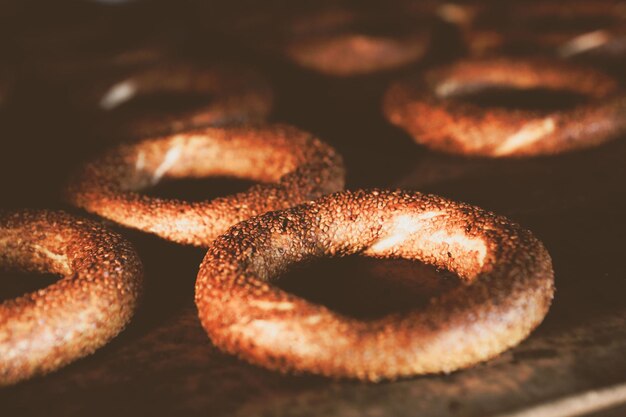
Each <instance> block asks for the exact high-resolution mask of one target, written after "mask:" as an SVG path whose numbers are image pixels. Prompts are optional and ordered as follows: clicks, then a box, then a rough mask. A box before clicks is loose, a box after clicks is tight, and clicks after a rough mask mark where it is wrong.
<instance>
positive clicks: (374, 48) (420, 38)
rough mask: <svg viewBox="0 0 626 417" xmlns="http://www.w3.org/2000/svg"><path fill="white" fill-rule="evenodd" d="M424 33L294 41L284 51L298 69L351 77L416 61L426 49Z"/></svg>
mask: <svg viewBox="0 0 626 417" xmlns="http://www.w3.org/2000/svg"><path fill="white" fill-rule="evenodd" d="M429 42H430V40H429V34H428V32H426V31H423V32H420V33H415V34H408V35H404V36H400V37H392V36H379V35H372V34H367V33H359V32H347V33H339V34H332V35H322V36H315V37H308V38H304V39H298V40H294V41H293V42H290V43H289V44H288V45H286V47H285V53H286V55H287V57H289V59H291V60H292V61H294V62H295V63H297V64H298V65H300V66H302V67H304V68H309V69H313V70H316V71H319V72H321V73H323V74H328V75H333V76H351V75H359V74H371V73H375V72H380V71H385V70H391V69H395V68H399V67H402V66H405V65H408V64H410V63H413V62H416V61H419V60H420V59H421V58H423V57H424V55H425V54H426V52H427V50H428V46H429Z"/></svg>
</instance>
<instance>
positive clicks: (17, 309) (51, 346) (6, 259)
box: [0, 211, 143, 386]
mask: <svg viewBox="0 0 626 417" xmlns="http://www.w3.org/2000/svg"><path fill="white" fill-rule="evenodd" d="M0 267H1V268H2V269H8V270H17V271H31V272H49V273H54V274H58V275H61V276H62V278H61V279H60V280H59V281H57V282H55V283H54V284H52V285H50V286H48V287H46V288H42V289H40V290H38V291H36V292H33V293H30V294H25V295H23V296H21V297H18V298H15V299H11V300H7V301H4V302H2V303H1V304H0V386H1V385H10V384H14V383H16V382H19V381H22V380H25V379H28V378H31V377H33V376H36V375H42V374H46V373H48V372H51V371H54V370H56V369H58V368H61V367H62V366H64V365H66V364H68V363H70V362H73V361H74V360H76V359H79V358H81V357H83V356H86V355H88V354H91V353H93V352H94V351H95V350H96V349H98V348H100V347H102V346H103V345H105V344H106V343H107V342H108V341H110V340H111V339H112V338H113V337H115V336H116V335H117V334H118V333H119V332H120V331H122V329H124V327H125V326H126V324H127V323H128V322H129V320H130V318H131V316H132V315H133V313H134V311H135V308H136V306H137V301H138V298H139V294H140V291H141V286H142V280H143V272H142V266H141V262H140V260H139V258H138V256H137V253H136V252H135V250H134V249H133V248H132V247H131V245H130V244H129V243H128V242H127V241H126V240H124V239H123V238H122V237H121V236H119V235H117V234H115V233H112V232H109V231H108V230H106V229H105V228H103V227H102V226H100V225H98V224H97V223H95V222H92V221H89V220H83V219H79V218H75V217H72V216H70V215H68V214H65V213H62V212H52V211H18V212H2V213H0Z"/></svg>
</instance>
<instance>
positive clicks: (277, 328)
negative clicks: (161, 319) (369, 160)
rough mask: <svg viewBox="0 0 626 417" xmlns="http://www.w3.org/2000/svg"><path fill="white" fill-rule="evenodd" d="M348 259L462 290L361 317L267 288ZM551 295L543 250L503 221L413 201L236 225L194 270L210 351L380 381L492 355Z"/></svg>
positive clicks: (331, 202)
mask: <svg viewBox="0 0 626 417" xmlns="http://www.w3.org/2000/svg"><path fill="white" fill-rule="evenodd" d="M354 253H362V254H364V255H367V256H373V257H378V258H404V259H416V260H420V261H423V262H425V263H428V264H433V265H435V266H437V267H439V268H445V269H448V270H451V271H453V272H455V273H457V274H458V275H459V276H460V278H461V280H462V281H464V282H465V284H466V285H461V286H459V287H457V288H455V289H454V290H452V291H450V292H447V293H444V294H443V295H441V296H438V297H436V298H433V299H432V300H431V301H430V303H429V304H428V306H427V307H425V309H421V310H412V311H409V312H406V313H396V314H392V315H388V316H386V317H383V318H381V319H378V320H374V321H360V320H357V319H353V318H348V317H346V316H342V315H340V314H338V313H335V312H333V311H330V310H329V309H327V308H326V307H323V306H320V305H314V304H312V303H310V302H308V301H306V300H304V299H302V298H300V297H298V296H295V295H292V294H288V293H286V292H285V291H282V290H280V289H279V288H277V287H275V286H273V285H272V284H271V281H272V280H273V279H274V278H276V276H277V275H279V274H280V273H281V272H283V271H285V270H286V269H287V268H289V267H290V266H291V265H293V264H295V263H297V262H302V261H307V260H310V259H312V258H316V257H322V256H344V255H349V254H354ZM553 292H554V288H553V271H552V264H551V260H550V256H549V254H548V252H547V251H546V249H545V248H544V247H543V245H542V243H541V242H540V241H539V240H537V239H536V238H535V237H534V236H533V235H532V234H531V233H530V232H529V231H527V230H524V229H522V228H521V227H519V226H517V225H515V224H513V223H511V222H510V221H509V220H507V219H505V218H503V217H498V216H495V215H493V214H491V213H488V212H485V211H483V210H481V209H479V208H476V207H472V206H469V205H466V204H463V203H455V202H452V201H449V200H445V199H443V198H440V197H436V196H429V195H423V194H419V193H410V192H401V191H395V192H392V191H355V192H348V191H346V192H339V193H335V194H332V195H330V196H326V197H323V198H321V199H319V200H317V201H314V202H311V203H308V204H303V205H300V206H297V207H294V208H290V209H287V210H282V211H276V212H271V213H266V214H264V215H262V216H258V217H255V218H252V219H250V220H247V221H245V222H242V223H239V224H237V225H235V226H233V227H232V228H231V229H230V230H229V231H228V232H226V233H225V234H224V235H222V236H220V237H219V238H218V239H216V240H215V242H214V243H213V245H212V246H211V247H210V248H209V251H208V253H207V255H206V256H205V258H204V260H203V262H202V264H201V266H200V271H199V273H198V279H197V281H196V305H197V307H198V314H199V316H200V321H201V322H202V326H203V327H204V329H205V330H206V332H207V333H208V335H209V337H210V338H211V340H212V341H213V343H214V344H215V345H216V346H217V347H219V348H220V349H222V350H224V351H226V352H229V353H233V354H236V355H238V356H239V357H240V358H243V359H245V360H247V361H249V362H252V363H254V364H258V365H261V366H264V367H267V368H270V369H275V370H280V371H297V372H301V371H305V372H312V373H316V374H322V375H326V376H331V377H349V378H358V379H362V380H369V381H378V380H380V379H394V378H399V377H405V376H411V375H417V374H427V373H439V372H451V371H454V370H456V369H460V368H465V367H468V366H471V365H473V364H476V363H478V362H480V361H484V360H487V359H490V358H492V357H494V356H496V355H497V354H499V353H501V352H502V351H504V350H506V349H508V348H510V347H512V346H515V345H516V344H518V343H519V342H520V341H521V340H523V339H524V338H526V337H527V336H528V334H529V333H530V332H531V331H532V330H533V329H534V328H535V327H536V326H537V325H538V324H539V323H540V322H541V321H542V319H543V318H544V316H545V315H546V313H547V311H548V308H549V306H550V303H551V299H552V296H553Z"/></svg>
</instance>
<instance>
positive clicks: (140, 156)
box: [67, 125, 344, 246]
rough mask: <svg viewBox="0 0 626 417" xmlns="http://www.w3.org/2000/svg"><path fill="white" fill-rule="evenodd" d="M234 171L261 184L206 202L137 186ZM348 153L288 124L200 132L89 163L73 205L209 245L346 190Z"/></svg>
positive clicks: (75, 185) (71, 194) (72, 190)
mask: <svg viewBox="0 0 626 417" xmlns="http://www.w3.org/2000/svg"><path fill="white" fill-rule="evenodd" d="M211 175H229V176H235V177H243V178H250V179H253V180H256V181H260V182H262V183H261V184H258V185H255V186H253V187H251V188H250V189H248V190H247V191H245V192H242V193H238V194H234V195H231V196H227V197H223V198H217V199H214V200H210V201H204V202H185V201H181V200H175V199H163V198H156V197H148V196H145V195H141V194H139V193H137V191H139V190H141V189H144V188H146V187H149V186H151V185H154V184H155V183H157V182H158V181H160V180H161V178H163V177H170V178H182V177H196V178H197V177H206V176H211ZM343 186H344V167H343V161H342V158H341V156H340V155H339V154H337V152H336V151H335V150H334V149H333V148H331V147H330V146H329V145H327V144H325V143H323V142H322V141H320V140H318V139H316V138H314V137H313V136H312V135H311V134H309V133H306V132H303V131H301V130H298V129H296V128H294V127H291V126H286V125H269V126H257V127H236V128H205V129H201V130H196V131H191V132H186V133H181V134H177V135H171V136H166V137H162V138H157V139H149V140H144V141H141V142H138V143H134V144H130V145H122V146H119V147H117V148H115V149H113V150H111V151H110V152H108V153H107V154H105V155H103V156H102V157H100V158H98V159H96V160H94V161H92V162H90V163H88V164H87V165H85V166H84V167H83V168H82V169H81V171H80V172H79V173H78V174H77V175H76V176H75V177H74V179H73V180H72V182H71V184H70V185H69V187H68V192H67V199H68V200H69V201H70V202H71V203H72V204H74V205H76V206H78V207H82V208H84V209H85V210H87V211H89V212H92V213H96V214H98V215H100V216H103V217H106V218H108V219H111V220H113V221H116V222H118V223H120V224H123V225H125V226H128V227H132V228H136V229H139V230H143V231H146V232H150V233H154V234H156V235H158V236H161V237H162V238H164V239H168V240H172V241H175V242H179V243H184V244H192V245H196V246H207V245H209V244H210V243H211V242H212V241H213V239H215V238H216V237H217V236H218V235H220V234H221V233H223V232H225V231H226V230H227V229H228V228H229V227H230V226H232V225H233V224H235V223H238V222H240V221H242V220H245V219H247V218H249V217H252V216H255V215H259V214H262V213H265V212H266V211H270V210H278V209H283V208H287V207H290V206H293V205H296V204H299V203H302V202H305V201H308V200H312V199H315V198H317V197H320V196H322V195H324V194H329V193H332V192H335V191H338V190H341V189H343Z"/></svg>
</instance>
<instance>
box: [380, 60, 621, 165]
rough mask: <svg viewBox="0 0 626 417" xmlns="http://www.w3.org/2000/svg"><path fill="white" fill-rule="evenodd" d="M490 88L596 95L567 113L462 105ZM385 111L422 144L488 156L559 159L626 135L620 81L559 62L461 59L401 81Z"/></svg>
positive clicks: (388, 98) (390, 93)
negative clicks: (467, 97) (465, 99)
mask: <svg viewBox="0 0 626 417" xmlns="http://www.w3.org/2000/svg"><path fill="white" fill-rule="evenodd" d="M486 87H510V88H514V89H519V90H524V89H532V88H544V89H553V90H565V91H571V92H574V93H578V94H580V95H584V96H586V97H588V98H589V103H588V104H582V105H578V106H576V107H574V108H573V109H571V110H561V111H532V110H507V109H503V108H498V107H494V108H490V109H487V110H485V109H483V108H479V107H478V106H476V105H472V104H469V103H464V102H460V101H458V100H455V96H457V97H458V96H461V95H463V94H466V93H469V92H474V91H480V90H482V89H485V88H486ZM384 112H385V115H386V117H387V119H388V120H389V121H390V122H391V123H393V124H395V125H397V126H399V127H401V128H403V129H405V130H406V131H407V132H409V133H410V134H411V136H412V137H413V139H414V140H415V141H416V142H417V143H420V144H423V145H425V146H428V147H431V148H433V149H436V150H440V151H444V152H449V153H458V154H464V155H475V156H487V157H506V156H534V155H542V154H556V153H561V152H567V151H571V150H576V149H582V148H588V147H593V146H597V145H599V144H601V143H603V142H606V141H609V140H611V139H614V138H616V137H618V136H619V135H621V134H623V133H624V132H626V95H624V94H623V93H622V92H621V90H620V89H619V87H618V83H617V82H616V81H615V80H614V79H613V78H611V77H609V76H608V75H605V74H603V73H600V72H597V71H595V70H592V69H589V68H586V67H580V66H577V65H574V64H567V63H561V62H556V61H551V60H538V59H482V60H465V61H459V62H457V63H455V64H453V65H450V66H448V67H443V68H439V69H435V70H432V71H430V72H429V73H427V74H426V76H425V77H423V78H420V79H419V80H415V79H405V80H402V81H399V82H396V83H394V84H393V85H392V86H391V87H390V88H389V89H388V91H387V93H386V94H385V99H384Z"/></svg>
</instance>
